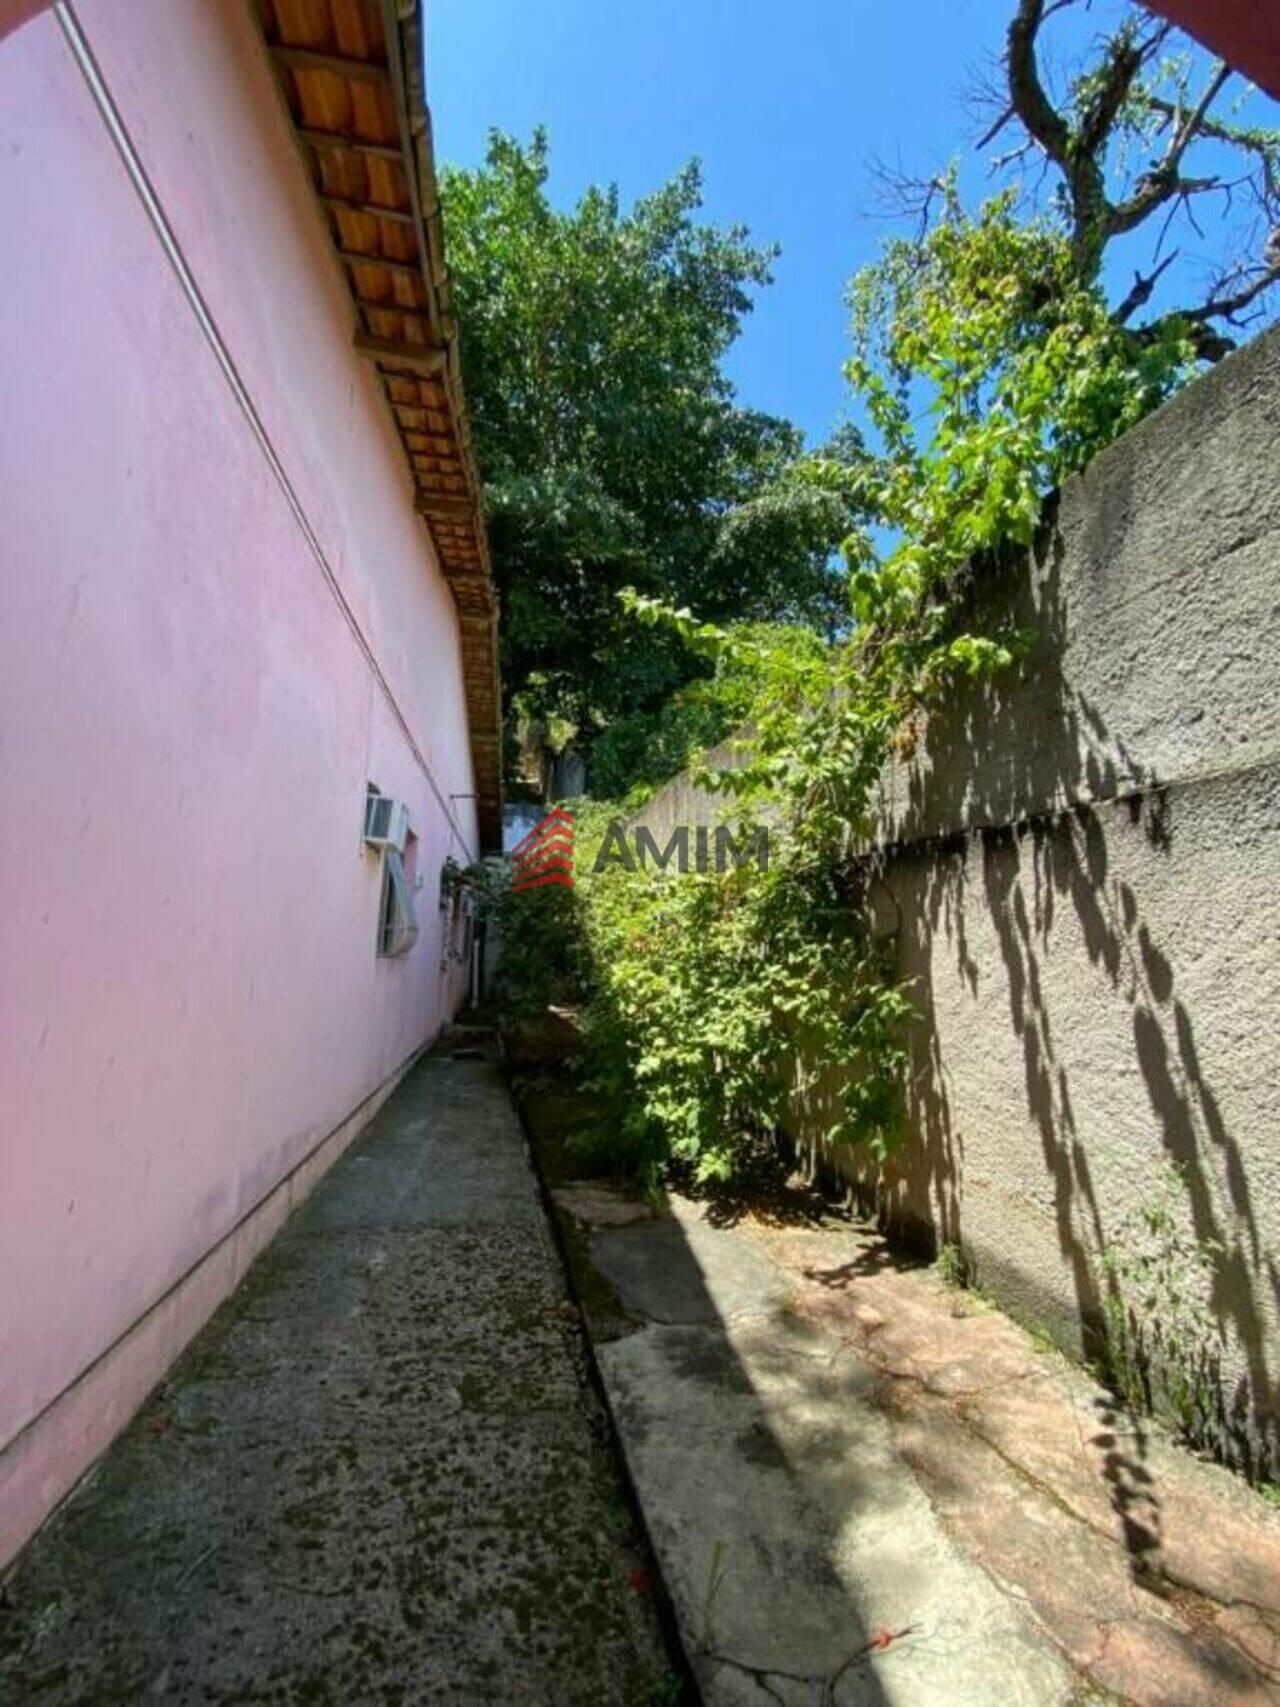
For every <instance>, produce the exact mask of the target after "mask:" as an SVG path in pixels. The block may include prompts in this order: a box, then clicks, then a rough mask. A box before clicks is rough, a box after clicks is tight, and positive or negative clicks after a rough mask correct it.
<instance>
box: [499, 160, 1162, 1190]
mask: <svg viewBox="0 0 1280 1707" xmlns="http://www.w3.org/2000/svg"><path fill="white" fill-rule="evenodd" d="M1069 249H1070V245H1069V240H1068V239H1067V238H1066V237H1065V236H1064V235H1063V234H1062V233H1061V232H1059V231H1057V230H1055V228H1054V227H1053V225H1052V224H1051V223H1050V222H1048V221H1043V222H1039V221H1038V222H1033V223H1031V224H1020V223H1019V222H1018V220H1017V218H1016V217H1015V214H1014V210H1013V206H1012V201H1011V198H1009V197H1007V196H1006V197H999V198H997V199H996V200H994V201H993V202H991V203H990V204H989V205H988V206H987V207H985V208H984V209H983V210H982V211H981V213H980V214H979V215H978V216H977V217H976V218H974V219H972V220H971V219H968V218H966V216H965V215H964V214H963V212H962V210H961V209H960V207H959V205H958V202H957V201H956V199H955V197H954V195H951V194H949V195H948V198H947V201H946V204H945V208H944V215H943V217H942V218H941V219H940V220H939V222H938V223H937V225H936V226H935V228H934V229H933V230H932V231H931V232H930V233H928V235H927V237H926V238H925V239H924V240H923V241H922V242H920V243H917V244H910V245H906V244H891V245H890V246H889V248H888V250H887V252H886V255H885V257H884V259H883V260H882V261H881V262H880V263H879V264H878V265H877V266H875V267H873V268H872V269H870V270H869V271H868V272H867V273H865V274H863V275H862V276H861V277H860V278H859V279H858V280H857V281H855V284H854V286H853V290H852V297H851V300H852V306H853V311H854V312H853V329H854V355H853V359H852V360H851V362H850V364H849V368H848V373H849V378H850V381H851V383H852V384H853V386H854V387H855V389H856V391H857V392H858V394H859V396H860V398H861V400H862V402H863V404H864V406H865V408H866V411H867V414H868V416H869V418H870V420H871V421H872V422H873V424H874V427H875V429H876V432H877V434H878V437H879V448H878V450H877V452H876V453H875V454H874V455H870V454H868V455H866V456H864V458H863V460H862V461H861V462H860V463H859V464H858V465H857V466H856V467H853V466H850V465H849V464H848V463H845V462H837V461H835V460H827V461H818V462H816V463H815V464H814V465H813V466H812V467H811V469H810V470H809V471H808V478H810V479H811V480H812V481H813V482H814V483H815V484H818V485H826V486H828V487H829V488H831V489H834V490H836V491H838V492H839V493H840V494H841V496H842V498H843V501H844V502H845V503H846V504H847V505H848V507H849V509H850V511H851V512H854V513H860V514H863V515H865V516H867V517H868V518H869V522H870V524H871V525H870V526H868V527H867V528H865V529H863V530H860V531H855V532H853V533H851V534H850V535H849V537H848V538H847V540H846V542H845V547H844V549H845V555H846V559H847V563H848V568H849V579H850V588H851V596H852V605H853V610H852V616H853V623H852V626H851V628H850V629H849V631H848V632H846V633H845V634H843V635H841V636H839V637H837V638H835V639H834V640H831V641H828V642H825V643H817V642H816V641H811V642H810V643H808V644H796V642H795V638H794V635H793V634H790V633H788V632H787V631H786V630H781V631H779V630H777V629H773V628H769V627H754V628H734V627H729V628H724V627H721V626H718V625H717V624H715V623H712V622H707V621H701V620H697V619H695V618H694V617H693V616H691V615H690V613H689V612H688V611H687V610H676V609H673V608H672V607H671V606H670V605H669V604H666V603H664V602H662V601H660V600H656V599H653V598H651V597H648V596H646V595H644V594H638V593H631V594H628V595H627V596H626V598H625V599H624V601H623V602H624V604H625V605H626V607H627V609H628V610H629V612H630V615H631V618H632V620H633V621H635V622H637V623H638V624H640V625H642V626H643V627H645V628H651V629H657V630H659V631H663V632H666V633H668V634H670V635H673V636H676V637H678V638H679V640H680V641H681V642H682V643H683V646H684V647H685V649H686V650H687V651H688V653H689V654H691V655H692V656H693V657H695V658H698V659H701V660H703V661H704V662H705V663H706V664H708V665H709V666H710V667H711V668H713V670H714V672H715V673H714V675H713V676H712V677H711V678H710V679H711V682H712V683H713V684H714V685H715V689H716V692H718V693H720V694H721V696H722V697H721V698H719V699H716V698H715V694H714V693H713V694H712V695H711V699H712V703H713V706H714V708H715V709H716V710H718V711H720V712H724V711H726V710H727V709H728V708H730V707H731V708H732V710H733V712H734V713H735V715H741V717H742V721H743V723H744V724H745V726H746V727H745V731H744V733H743V735H742V737H741V739H740V740H739V741H738V742H737V743H736V744H735V746H736V751H735V752H734V754H733V756H732V762H729V763H725V764H722V765H720V766H719V767H717V768H714V769H709V768H708V767H707V766H706V765H705V764H704V765H703V766H702V767H701V768H700V769H699V768H697V767H695V775H697V776H699V777H700V779H701V780H702V781H704V782H705V783H706V784H708V785H709V786H711V787H712V788H714V789H716V790H718V791H719V792H720V793H721V794H722V796H723V798H724V800H725V802H726V806H725V811H726V815H727V816H728V818H729V819H731V820H732V822H733V823H734V824H735V825H739V826H742V825H746V826H751V825H755V826H757V827H758V826H760V825H765V826H767V827H768V828H769V830H770V844H771V847H770V851H771V858H770V862H769V867H768V870H767V871H763V872H762V871H759V870H757V869H755V868H754V867H750V866H748V867H746V868H743V869H734V868H730V869H727V870H725V871H724V872H717V871H714V870H708V871H703V872H697V871H691V872H689V873H687V874H677V873H676V872H674V871H670V870H669V871H655V870H652V869H649V870H644V869H637V870H634V871H626V870H620V869H618V868H617V867H616V866H614V865H609V866H607V867H606V868H605V869H603V870H601V871H600V872H593V871H592V870H591V865H592V856H593V853H594V850H595V848H596V847H597V846H598V845H599V842H600V839H601V837H602V835H603V832H604V826H605V822H606V821H607V819H608V818H610V817H611V816H612V815H613V812H614V811H615V808H611V807H609V806H596V807H593V808H591V809H590V810H589V811H588V813H587V814H586V816H585V818H584V819H583V820H581V821H580V823H579V827H578V828H579V834H578V861H577V866H578V887H577V890H576V892H575V895H574V897H573V899H572V907H573V915H574V916H573V919H572V920H569V919H566V920H565V921H564V923H565V926H566V928H568V927H569V926H570V924H572V926H573V927H574V928H575V929H576V931H577V933H578V935H577V937H576V939H575V942H576V947H575V949H574V954H575V956H576V960H575V964H574V967H573V975H574V977H575V978H576V979H577V980H578V981H579V983H580V985H581V987H582V988H583V989H584V990H585V991H586V993H587V1004H586V1010H585V1023H586V1037H587V1044H588V1049H589V1053H590V1058H591V1062H592V1069H591V1070H592V1071H593V1072H594V1073H595V1075H596V1081H597V1084H598V1085H600V1086H602V1087H603V1088H605V1089H606V1090H608V1091H610V1092H612V1093H613V1095H614V1096H615V1099H616V1102H617V1106H618V1107H619V1108H620V1109H622V1110H624V1111H625V1113H624V1117H623V1122H622V1125H623V1132H622V1136H623V1139H624V1142H625V1143H626V1145H627V1146H628V1147H629V1149H630V1150H631V1152H632V1153H633V1154H634V1153H641V1154H644V1155H646V1156H649V1157H652V1156H654V1155H662V1156H666V1157H668V1158H671V1159H674V1160H676V1161H679V1162H682V1163H687V1164H689V1165H690V1166H691V1167H692V1168H693V1169H694V1170H695V1171H696V1173H697V1174H698V1175H699V1176H700V1177H702V1178H723V1177H726V1176H727V1175H729V1174H731V1173H732V1171H733V1170H734V1168H735V1166H736V1165H737V1163H738V1161H739V1159H740V1157H741V1156H742V1155H743V1154H744V1153H746V1152H747V1151H748V1150H749V1149H750V1148H751V1146H752V1145H753V1143H754V1142H755V1141H756V1140H757V1139H758V1136H759V1134H760V1133H762V1132H769V1131H771V1130H773V1129H774V1128H775V1127H776V1125H777V1124H778V1123H779V1121H780V1120H781V1119H782V1118H783V1116H784V1113H785V1112H786V1111H787V1109H788V1108H789V1107H794V1106H795V1105H796V1103H797V1102H798V1103H800V1104H803V1106H804V1107H805V1110H806V1114H807V1125H808V1128H809V1130H811V1131H812V1130H814V1128H815V1124H816V1125H817V1128H818V1130H819V1132H820V1135H821V1136H822V1137H823V1138H824V1139H825V1140H826V1141H827V1142H828V1143H829V1144H859V1145H862V1146H863V1147H864V1148H865V1149H866V1151H867V1152H868V1154H870V1155H871V1156H872V1157H875V1158H880V1157H883V1156H885V1155H886V1154H887V1153H888V1152H889V1151H890V1150H891V1149H892V1148H893V1146H894V1144H895V1143H896V1142H897V1140H898V1137H899V1134H900V1131H901V1125H902V1122H901V1109H902V1093H903V1079H904V1072H905V1067H906V1060H907V1056H906V1051H905V1047H904V1037H903V1027H904V1022H905V1021H906V1019H907V1017H908V1015H909V1013H910V996H909V991H907V990H906V989H905V988H903V987H902V985H901V984H900V983H899V982H898V980H897V978H896V976H895V971H894V967H893V963H892V959H893V957H892V944H891V943H888V942H886V941H885V940H884V939H883V938H882V937H880V936H879V935H878V934H877V933H876V931H875V930H874V929H873V925H872V915H871V910H870V908H869V906H868V905H867V898H868V890H869V886H870V884H871V883H872V882H873V880H874V861H873V860H871V859H869V858H868V854H867V850H868V845H869V842H870V840H871V839H872V837H873V833H874V805H875V789H876V784H877V782H878V780H879V778H880V776H881V774H882V772H883V770H884V767H885V765H886V764H887V763H888V762H889V761H890V759H891V757H892V756H893V754H894V753H895V751H897V752H904V751H907V750H909V748H910V744H911V741H912V740H913V739H914V732H915V730H916V728H917V727H918V725H919V723H920V721H921V720H922V719H923V718H925V717H927V716H928V714H929V713H930V712H931V711H932V710H933V709H934V708H936V707H937V706H939V705H940V704H941V703H942V702H943V701H944V700H945V698H946V696H947V695H948V693H949V692H950V691H951V690H952V689H953V687H954V685H955V684H956V682H957V681H959V680H961V679H964V680H969V681H977V682H979V683H981V682H985V681H989V680H990V679H991V678H993V677H994V676H995V675H996V674H997V673H998V672H1000V671H1003V670H1008V669H1010V668H1011V667H1012V666H1013V665H1014V664H1015V662H1016V661H1017V660H1018V659H1019V658H1020V657H1022V656H1023V655H1024V654H1025V653H1026V650H1027V639H1026V637H1025V636H1022V635H1019V634H1017V633H1016V632H1013V631H1012V630H1011V629H1010V628H1009V626H1008V624H1007V623H1006V622H1004V621H1002V620H1000V618H999V614H998V613H997V614H996V616H995V617H994V618H990V617H989V618H987V619H985V620H983V621H981V622H978V623H977V624H966V622H965V621H964V620H963V616H964V613H965V612H966V611H967V610H970V609H975V608H980V601H978V602H977V603H976V604H975V603H974V601H973V600H972V599H971V597H970V595H971V593H972V591H973V590H974V584H975V581H976V580H978V579H980V577H981V573H982V570H983V568H984V567H985V566H987V565H990V564H991V563H992V562H993V560H995V559H997V558H998V557H999V556H1000V555H1001V554H1003V553H1005V552H1007V551H1008V550H1010V549H1011V548H1017V547H1025V546H1026V545H1028V544H1029V543H1030V542H1031V540H1032V537H1033V534H1034V532H1035V529H1036V527H1037V524H1038V521H1039V516H1040V507H1041V501H1042V498H1043V495H1044V493H1045V491H1046V490H1047V489H1048V488H1049V487H1050V486H1052V485H1053V484H1054V483H1056V482H1057V481H1058V480H1060V479H1061V478H1062V477H1063V476H1064V475H1065V474H1067V473H1068V472H1070V471H1071V470H1072V469H1074V468H1078V467H1080V466H1081V465H1082V464H1083V463H1084V462H1085V461H1086V460H1087V459H1088V458H1089V457H1090V456H1091V455H1092V454H1093V453H1094V452H1096V451H1097V450H1098V449H1100V448H1101V447H1102V446H1103V445H1105V444H1107V443H1109V442H1110V440H1111V439H1113V438H1114V437H1115V436H1116V435H1117V434H1118V433H1120V432H1122V431H1123V430H1124V429H1125V428H1126V427H1127V426H1129V425H1130V424H1132V423H1133V422H1134V421H1136V420H1137V419H1139V418H1140V417H1141V416H1142V415H1143V414H1144V413H1146V412H1147V411H1148V410H1149V409H1151V408H1153V407H1154V406H1155V405H1156V404H1157V403H1158V402H1160V400H1161V399H1162V398H1163V397H1165V396H1166V395H1167V394H1168V393H1169V391H1170V390H1171V389H1172V388H1173V387H1174V386H1176V385H1177V384H1178V383H1179V381H1180V380H1181V378H1182V377H1183V376H1184V375H1185V374H1186V373H1187V372H1189V371H1190V369H1191V367H1192V365H1193V359H1194V358H1193V352H1192V349H1191V347H1190V344H1189V342H1188V340H1187V339H1186V338H1185V337H1184V336H1182V335H1180V334H1179V332H1178V330H1177V329H1176V328H1170V329H1169V330H1168V331H1167V333H1166V334H1165V335H1164V336H1162V337H1161V339H1159V340H1158V341H1154V342H1152V343H1150V344H1147V345H1143V346H1135V345H1134V343H1133V342H1132V340H1130V339H1128V338H1127V337H1126V336H1125V335H1124V333H1123V331H1122V329H1119V328H1117V327H1115V326H1114V324H1113V323H1112V321H1111V319H1110V316H1109V314H1108V312H1107V308H1106V304H1105V301H1104V299H1103V297H1102V294H1101V291H1100V290H1099V289H1098V287H1097V286H1096V285H1087V284H1083V283H1081V282H1080V279H1079V277H1078V274H1077V273H1076V271H1075V269H1074V267H1073V265H1072V263H1071V258H1070V253H1069ZM917 417H923V421H924V423H925V425H924V426H923V427H922V426H921V425H920V424H919V422H918V419H917ZM744 690H749V692H744ZM735 696H736V697H735ZM703 709H705V707H704V708H703ZM697 733H698V734H699V735H702V734H703V733H704V731H703V730H702V729H699V730H698V731H697ZM525 948H526V944H525V942H524V940H523V939H522V940H521V952H522V955H523V954H524V952H525Z"/></svg>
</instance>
